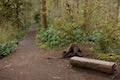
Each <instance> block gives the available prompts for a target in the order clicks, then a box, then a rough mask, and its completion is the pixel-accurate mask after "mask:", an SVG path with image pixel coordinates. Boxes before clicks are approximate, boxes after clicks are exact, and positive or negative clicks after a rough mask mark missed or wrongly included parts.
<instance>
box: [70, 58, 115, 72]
mask: <svg viewBox="0 0 120 80" xmlns="http://www.w3.org/2000/svg"><path fill="white" fill-rule="evenodd" d="M70 63H71V64H72V65H73V66H77V67H82V68H89V69H93V70H97V71H101V72H104V73H108V74H113V73H114V71H115V70H116V64H115V63H114V62H107V61H101V60H95V59H87V58H82V57H72V58H71V59H70Z"/></svg>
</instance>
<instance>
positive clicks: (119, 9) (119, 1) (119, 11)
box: [117, 0, 120, 23]
mask: <svg viewBox="0 0 120 80" xmlns="http://www.w3.org/2000/svg"><path fill="white" fill-rule="evenodd" d="M117 12H118V13H117V15H118V19H117V23H119V18H120V0H118V6H117Z"/></svg>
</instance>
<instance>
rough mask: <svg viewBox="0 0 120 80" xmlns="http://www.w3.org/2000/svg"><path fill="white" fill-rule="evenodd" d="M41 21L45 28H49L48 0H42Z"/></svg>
mask: <svg viewBox="0 0 120 80" xmlns="http://www.w3.org/2000/svg"><path fill="white" fill-rule="evenodd" d="M40 5H41V13H40V19H41V21H40V23H41V26H42V27H43V28H47V13H46V0H41V4H40Z"/></svg>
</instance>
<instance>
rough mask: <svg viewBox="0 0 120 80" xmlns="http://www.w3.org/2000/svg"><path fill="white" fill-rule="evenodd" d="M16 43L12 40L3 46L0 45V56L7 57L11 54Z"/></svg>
mask: <svg viewBox="0 0 120 80" xmlns="http://www.w3.org/2000/svg"><path fill="white" fill-rule="evenodd" d="M17 43H18V42H17V41H16V40H14V41H9V42H7V43H4V44H0V56H2V57H4V56H7V55H9V54H10V53H11V52H13V51H14V50H15V48H16V47H17Z"/></svg>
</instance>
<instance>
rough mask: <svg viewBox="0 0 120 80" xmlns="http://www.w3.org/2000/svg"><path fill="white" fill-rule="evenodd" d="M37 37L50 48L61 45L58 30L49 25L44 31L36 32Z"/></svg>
mask: <svg viewBox="0 0 120 80" xmlns="http://www.w3.org/2000/svg"><path fill="white" fill-rule="evenodd" d="M37 39H38V40H40V41H41V42H43V43H45V44H47V46H49V47H50V48H53V47H54V48H56V47H60V45H61V39H60V36H59V32H57V31H56V30H55V29H53V28H52V27H49V28H48V29H46V30H45V31H44V30H41V31H40V32H39V33H38V34H37Z"/></svg>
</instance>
